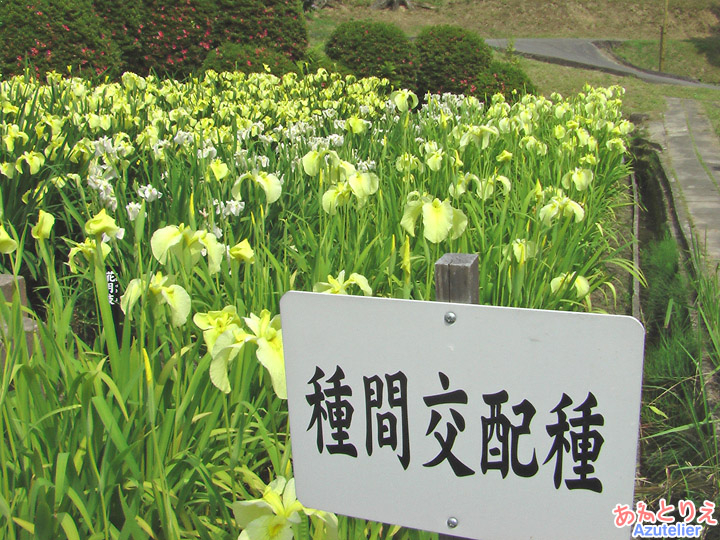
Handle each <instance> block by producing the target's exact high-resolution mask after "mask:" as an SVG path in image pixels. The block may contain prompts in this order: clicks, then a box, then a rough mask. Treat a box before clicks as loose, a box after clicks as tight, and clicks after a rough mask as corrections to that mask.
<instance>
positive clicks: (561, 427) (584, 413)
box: [543, 392, 605, 493]
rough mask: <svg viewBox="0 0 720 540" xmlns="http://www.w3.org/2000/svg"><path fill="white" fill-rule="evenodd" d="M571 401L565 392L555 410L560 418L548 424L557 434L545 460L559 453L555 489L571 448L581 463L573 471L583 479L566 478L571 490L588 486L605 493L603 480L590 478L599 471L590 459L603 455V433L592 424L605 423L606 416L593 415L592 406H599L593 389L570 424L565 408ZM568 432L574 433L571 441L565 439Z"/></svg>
mask: <svg viewBox="0 0 720 540" xmlns="http://www.w3.org/2000/svg"><path fill="white" fill-rule="evenodd" d="M571 404H572V400H571V399H570V398H569V397H568V396H567V394H563V395H562V398H561V399H560V403H558V404H557V406H556V407H555V408H554V409H553V410H552V411H551V412H554V413H556V414H557V416H558V421H557V423H555V424H552V425H549V426H546V430H547V432H548V434H549V435H551V436H552V437H554V441H553V444H552V447H551V448H550V452H549V453H548V456H547V458H546V459H545V463H547V462H548V461H550V459H552V457H553V456H557V458H556V461H555V474H554V476H553V479H554V483H555V488H556V489H558V488H559V487H560V481H561V479H562V460H563V454H564V453H565V452H568V451H571V453H572V457H573V460H574V461H575V463H577V465H575V466H574V467H573V471H574V472H575V473H577V474H578V476H579V478H572V479H566V480H565V486H566V487H567V488H568V489H587V490H589V491H594V492H596V493H602V482H601V481H600V480H599V479H598V478H588V475H589V474H592V473H594V472H595V467H594V466H593V465H591V464H590V462H594V461H595V460H596V459H597V458H598V457H599V455H600V449H601V447H602V445H603V442H604V439H603V437H602V435H600V433H599V432H598V431H597V430H594V429H592V430H591V429H590V427H591V426H602V425H604V424H605V419H604V418H603V416H602V415H601V414H590V413H591V409H592V408H593V407H596V406H597V400H596V399H595V396H594V395H593V394H592V392H589V393H588V396H587V398H586V399H585V401H584V402H583V404H582V405H580V406H578V407H576V408H575V409H573V410H574V411H577V412H580V413H581V414H580V416H578V417H576V418H572V419H570V422H569V423H568V421H567V416H566V415H565V413H564V412H563V409H565V408H567V407H568V406H570V405H571ZM570 426H572V427H579V428H580V430H579V431H570ZM567 432H570V441H568V440H567V438H565V433H567ZM545 463H543V464H545Z"/></svg>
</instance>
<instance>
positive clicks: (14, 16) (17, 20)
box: [0, 0, 120, 76]
mask: <svg viewBox="0 0 720 540" xmlns="http://www.w3.org/2000/svg"><path fill="white" fill-rule="evenodd" d="M26 62H27V63H29V64H30V65H31V66H32V69H33V70H34V71H35V73H36V74H37V75H38V76H41V75H43V74H44V73H46V72H48V71H52V70H54V71H57V72H59V73H67V69H68V67H70V68H72V70H73V74H88V75H97V74H100V73H103V72H106V71H111V72H112V71H117V70H118V69H119V67H120V54H119V51H118V49H117V46H116V45H115V43H114V42H113V41H112V40H111V36H110V34H109V33H108V32H107V30H106V29H105V28H104V27H103V24H102V21H101V19H100V18H99V17H98V15H97V14H96V13H95V10H94V9H93V6H92V3H91V1H90V0H7V1H5V2H3V3H2V9H0V71H1V72H2V74H3V76H10V75H14V74H18V73H22V72H23V70H24V67H25V63H26Z"/></svg>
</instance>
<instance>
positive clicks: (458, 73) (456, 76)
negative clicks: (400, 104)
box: [415, 25, 492, 96]
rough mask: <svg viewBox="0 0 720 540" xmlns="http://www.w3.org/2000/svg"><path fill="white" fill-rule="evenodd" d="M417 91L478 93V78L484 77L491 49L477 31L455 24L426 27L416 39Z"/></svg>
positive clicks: (423, 93) (421, 92) (490, 58)
mask: <svg viewBox="0 0 720 540" xmlns="http://www.w3.org/2000/svg"><path fill="white" fill-rule="evenodd" d="M415 46H416V47H417V52H418V76H417V79H418V92H419V95H420V96H424V95H425V94H426V93H427V92H430V93H432V94H435V93H440V94H442V93H445V92H452V93H455V94H467V95H475V94H476V90H477V88H478V82H480V81H479V80H478V78H482V79H485V77H483V76H482V74H484V73H486V72H487V70H488V68H489V67H490V62H491V60H492V51H491V49H490V47H489V46H488V45H487V44H486V43H485V41H484V40H483V39H482V38H481V37H480V36H478V35H477V34H476V33H474V32H471V31H470V30H466V29H464V28H460V27H459V26H453V25H438V26H431V27H427V28H425V29H423V30H422V31H421V32H420V35H418V37H417V40H416V41H415Z"/></svg>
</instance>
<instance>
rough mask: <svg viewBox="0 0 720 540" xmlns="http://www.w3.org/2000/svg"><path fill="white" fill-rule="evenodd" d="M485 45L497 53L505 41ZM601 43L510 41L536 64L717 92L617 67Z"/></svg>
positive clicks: (669, 77)
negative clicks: (613, 74)
mask: <svg viewBox="0 0 720 540" xmlns="http://www.w3.org/2000/svg"><path fill="white" fill-rule="evenodd" d="M485 43H487V44H488V45H490V46H491V47H493V48H495V49H500V50H505V49H506V48H507V46H508V40H507V39H486V40H485ZM601 43H604V41H603V40H592V39H580V38H520V39H516V40H514V41H513V48H514V50H515V52H516V53H518V54H521V55H523V56H528V57H530V58H535V59H537V60H543V61H549V62H555V63H561V64H565V65H569V66H573V67H581V68H588V69H600V70H602V71H605V72H608V73H615V74H616V75H631V76H633V77H637V78H639V79H642V80H644V81H647V82H652V83H660V84H676V85H681V86H693V87H697V88H719V87H718V86H715V85H712V84H704V83H700V82H697V81H692V80H689V79H683V78H682V77H676V76H674V75H668V74H666V73H658V72H652V71H645V70H641V69H637V68H634V67H632V66H627V65H625V64H621V63H620V62H618V61H617V60H615V59H614V58H613V57H612V55H610V54H608V53H607V52H605V50H603V48H602V47H601V46H599V44H601Z"/></svg>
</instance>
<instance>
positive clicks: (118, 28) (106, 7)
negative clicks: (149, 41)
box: [92, 0, 149, 73]
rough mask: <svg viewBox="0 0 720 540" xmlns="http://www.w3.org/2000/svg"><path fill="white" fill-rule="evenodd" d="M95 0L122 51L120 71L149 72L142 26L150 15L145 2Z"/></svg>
mask: <svg viewBox="0 0 720 540" xmlns="http://www.w3.org/2000/svg"><path fill="white" fill-rule="evenodd" d="M92 3H93V6H94V7H95V12H96V13H97V14H98V16H99V17H100V19H102V24H103V27H104V28H105V29H106V30H107V31H108V32H109V33H110V37H111V38H112V40H113V41H114V42H115V44H116V45H117V47H118V49H119V51H120V56H121V64H120V71H121V72H125V71H133V72H135V73H147V71H148V62H147V61H146V60H145V59H144V56H145V51H144V50H143V47H142V43H141V41H140V34H141V32H140V29H141V27H142V26H143V25H144V24H145V23H147V21H148V18H149V11H148V10H147V8H146V7H145V4H144V3H143V2H117V0H92Z"/></svg>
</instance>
